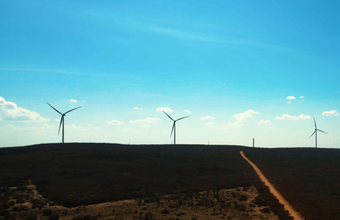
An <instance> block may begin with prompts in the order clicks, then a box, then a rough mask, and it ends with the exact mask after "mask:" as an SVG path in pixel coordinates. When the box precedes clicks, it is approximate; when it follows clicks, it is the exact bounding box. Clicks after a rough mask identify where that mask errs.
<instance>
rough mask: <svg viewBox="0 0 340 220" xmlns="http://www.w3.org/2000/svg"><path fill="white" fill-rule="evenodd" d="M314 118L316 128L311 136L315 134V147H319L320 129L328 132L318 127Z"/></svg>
mask: <svg viewBox="0 0 340 220" xmlns="http://www.w3.org/2000/svg"><path fill="white" fill-rule="evenodd" d="M313 119H314V126H315V130H314V132H313V134H312V135H311V136H310V137H309V138H311V137H312V136H313V135H314V134H315V148H318V131H321V132H323V133H325V134H327V133H326V132H324V131H323V130H320V129H318V127H317V126H316V122H315V118H314V117H313Z"/></svg>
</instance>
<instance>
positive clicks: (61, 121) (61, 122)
mask: <svg viewBox="0 0 340 220" xmlns="http://www.w3.org/2000/svg"><path fill="white" fill-rule="evenodd" d="M46 103H47V105H49V106H51V108H53V109H54V110H55V111H56V112H58V113H59V114H61V119H60V124H59V130H58V135H59V133H60V127H61V124H62V125H63V131H62V136H63V138H62V140H63V141H62V143H64V122H65V120H64V117H65V115H66V114H67V113H69V112H71V111H74V110H76V109H78V108H81V106H79V107H77V108H74V109H71V110H69V111H67V112H65V113H64V114H63V113H61V112H60V111H58V110H57V109H55V108H54V107H53V106H52V105H50V104H49V103H48V102H46Z"/></svg>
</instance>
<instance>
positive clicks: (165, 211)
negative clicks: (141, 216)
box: [161, 209, 170, 215]
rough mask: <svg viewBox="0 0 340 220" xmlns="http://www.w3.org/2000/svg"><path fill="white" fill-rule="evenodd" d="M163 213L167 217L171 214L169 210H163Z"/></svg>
mask: <svg viewBox="0 0 340 220" xmlns="http://www.w3.org/2000/svg"><path fill="white" fill-rule="evenodd" d="M161 213H162V214H163V215H167V214H169V213H170V211H169V209H163V210H162V211H161Z"/></svg>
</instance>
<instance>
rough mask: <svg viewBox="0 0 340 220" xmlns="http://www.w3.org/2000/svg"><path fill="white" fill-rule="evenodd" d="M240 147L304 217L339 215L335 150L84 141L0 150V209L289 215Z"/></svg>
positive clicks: (8, 213)
mask: <svg viewBox="0 0 340 220" xmlns="http://www.w3.org/2000/svg"><path fill="white" fill-rule="evenodd" d="M241 150H242V151H243V152H244V153H245V154H246V156H247V157H248V158H249V159H250V160H252V161H253V162H254V163H255V164H256V165H258V167H259V168H260V169H261V170H262V171H263V173H264V174H265V175H266V176H267V178H268V179H269V180H270V181H271V182H272V183H273V184H274V185H275V186H276V187H277V189H278V190H279V191H280V192H282V194H283V195H284V196H285V197H286V198H287V199H288V200H289V201H290V202H291V203H292V205H293V206H294V207H296V208H297V209H298V211H299V212H300V213H301V214H302V215H303V216H304V217H305V218H306V219H339V218H338V217H339V213H340V212H339V211H337V210H336V208H335V206H336V204H338V201H340V193H339V190H338V189H333V188H332V187H335V185H336V183H339V176H340V175H339V172H336V171H339V165H340V164H339V160H338V159H337V158H339V157H337V156H340V155H339V154H340V153H338V151H337V150H321V149H317V150H313V149H253V148H247V147H241V146H211V145H209V146H204V145H176V146H171V145H170V146H169V145H140V146H138V145H118V144H91V143H88V144H80V143H74V144H64V145H61V144H42V145H34V146H27V147H16V148H2V149H0V173H1V175H0V187H1V188H0V189H1V191H0V193H1V197H0V198H1V199H0V203H1V204H0V205H1V207H0V216H3V218H5V217H6V218H7V219H11V218H13V216H18V215H21V216H24V217H25V216H26V217H25V218H27V216H28V215H29V213H30V212H28V211H29V210H20V207H21V206H22V204H26V203H29V204H30V205H31V206H30V208H31V210H30V211H31V212H32V209H33V212H34V213H36V215H35V217H36V218H35V219H37V218H38V219H39V218H42V219H45V218H43V217H42V216H43V215H42V214H43V212H44V211H45V212H46V209H48V208H50V209H52V210H55V211H56V212H57V214H58V215H59V216H60V217H61V219H67V216H73V218H74V219H76V217H74V216H78V215H80V209H81V207H83V209H85V210H87V214H89V213H91V216H95V217H96V218H98V219H110V218H109V216H110V215H111V217H112V216H115V219H119V216H120V218H121V219H124V217H122V216H124V215H125V216H129V215H130V217H131V218H137V219H195V218H196V219H207V216H209V219H220V218H226V219H228V218H229V219H234V217H235V216H239V218H241V219H242V218H246V219H251V216H257V217H255V218H254V219H256V218H258V219H260V216H262V217H261V218H262V219H269V218H272V219H275V218H274V217H268V216H267V217H263V216H264V214H269V215H271V216H273V215H276V216H278V217H279V218H280V219H289V217H288V215H287V213H286V212H285V211H284V210H283V208H282V206H281V205H280V204H278V202H277V200H276V199H275V198H274V197H273V196H271V194H270V193H269V190H268V188H267V187H265V186H264V185H263V184H262V183H261V182H260V180H259V178H258V177H257V175H256V174H255V172H254V171H253V169H252V167H251V166H250V165H249V164H248V163H247V162H246V161H245V160H244V159H243V158H242V157H241V156H240V153H239V151H241ZM322 155H323V156H322ZM301 159H302V161H303V162H301ZM311 162H313V163H311ZM301 164H302V165H301ZM323 170H326V171H325V172H323ZM318 176H319V177H320V178H317V177H318ZM28 180H30V181H31V182H29V183H28ZM310 181H313V182H310ZM333 181H337V182H333ZM31 184H33V185H31ZM35 186H36V190H37V192H36V193H35V195H37V194H39V193H40V194H41V195H42V196H43V198H42V197H41V198H40V197H39V198H40V199H38V198H37V197H34V198H33V197H31V196H30V195H31V194H32V195H33V194H34V193H33V192H35V188H34V187H35ZM225 190H227V191H225ZM228 190H229V191H228ZM230 190H231V191H230ZM257 193H259V194H257ZM323 199H324V200H323ZM124 200H125V201H129V202H127V203H122V201H124ZM318 201H321V202H325V203H324V205H321V206H320V205H317V206H316V205H315V204H316V203H315V202H318ZM94 204H96V205H94ZM104 204H107V205H104ZM117 204H124V205H118V206H117ZM61 206H63V207H61ZM15 207H17V208H15ZM18 207H19V208H18ZM93 207H97V208H98V207H101V209H102V211H101V212H100V213H99V214H98V212H95V211H93V210H94V209H95V208H93ZM103 207H106V208H105V209H104V208H103ZM107 207H109V208H107ZM112 207H116V208H112ZM13 209H14V210H13ZM18 209H19V210H18ZM22 209H25V208H22ZM98 209H99V208H98ZM113 209H114V210H115V211H114V212H113ZM90 210H92V211H90ZM105 210H106V211H105ZM108 210H110V213H111V214H109V213H108ZM124 210H125V211H124ZM25 211H26V212H25ZM20 213H23V214H20ZM37 213H38V214H37ZM124 213H125V214H124ZM141 213H142V214H141ZM147 213H149V214H148V215H147ZM150 213H151V214H150ZM85 214H86V213H85ZM262 214H263V215H262ZM83 215H84V210H83ZM51 216H52V215H51V213H50V217H51ZM203 216H205V217H203ZM231 216H234V217H231ZM242 216H243V217H242ZM33 217H34V216H33ZM325 217H327V218H325ZM0 219H1V217H0ZM33 219H34V218H33ZM69 219H72V218H69ZM83 219H84V218H83ZM93 219H94V218H93Z"/></svg>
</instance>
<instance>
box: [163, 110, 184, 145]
mask: <svg viewBox="0 0 340 220" xmlns="http://www.w3.org/2000/svg"><path fill="white" fill-rule="evenodd" d="M163 112H164V114H166V115H167V116H168V117H169V118H170V119H171V120H172V121H173V122H174V123H173V125H172V129H171V133H170V137H171V135H172V132H173V133H174V145H176V122H177V121H179V120H182V119H185V118H187V117H190V115H188V116H185V117H182V118H179V119H176V120H174V119H172V118H171V117H170V115H168V114H167V113H166V112H165V111H163Z"/></svg>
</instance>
